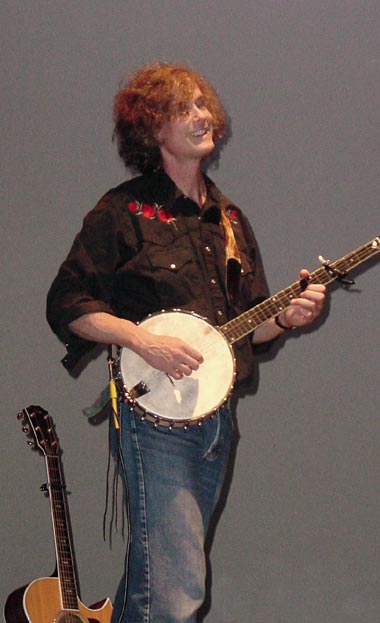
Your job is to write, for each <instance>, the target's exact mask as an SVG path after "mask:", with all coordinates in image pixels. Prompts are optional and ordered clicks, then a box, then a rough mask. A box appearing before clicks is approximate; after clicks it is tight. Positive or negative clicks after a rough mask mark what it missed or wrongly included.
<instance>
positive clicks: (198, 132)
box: [190, 126, 210, 137]
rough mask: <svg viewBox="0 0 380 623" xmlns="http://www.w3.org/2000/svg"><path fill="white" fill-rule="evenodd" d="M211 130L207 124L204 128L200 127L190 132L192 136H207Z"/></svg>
mask: <svg viewBox="0 0 380 623" xmlns="http://www.w3.org/2000/svg"><path fill="white" fill-rule="evenodd" d="M209 132H210V127H209V126H205V127H204V128H200V129H199V130H194V131H193V132H190V135H191V136H195V137H199V136H205V135H206V134H208V133H209Z"/></svg>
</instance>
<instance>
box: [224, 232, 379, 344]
mask: <svg viewBox="0 0 380 623" xmlns="http://www.w3.org/2000/svg"><path fill="white" fill-rule="evenodd" d="M379 251H380V238H374V239H372V240H370V241H369V242H367V243H366V244H364V245H363V246H361V247H359V248H358V249H356V250H355V251H352V252H351V253H349V254H348V255H345V256H344V257H342V258H340V259H339V260H337V261H336V262H333V263H326V264H324V265H323V266H321V267H320V268H317V270H315V271H314V272H313V273H311V274H310V276H309V279H308V281H307V283H321V284H323V285H328V284H329V283H331V282H333V281H335V280H336V279H339V278H341V277H344V276H345V275H346V274H347V273H348V272H349V271H350V270H352V269H353V268H355V267H356V266H358V265H359V264H361V263H362V262H364V261H365V260H368V259H369V258H371V257H372V256H374V255H375V254H376V253H379ZM303 289H304V287H303V284H302V282H300V281H296V282H295V283H292V284H291V285H290V286H288V287H287V288H285V289H284V290H281V291H280V292H278V293H277V294H275V295H274V296H272V297H270V298H268V299H266V300H265V301H263V302H262V303H259V304H258V305H256V306H255V307H252V308H251V309H249V310H248V311H246V312H244V313H243V314H240V316H237V317H236V318H233V319H232V320H230V321H229V322H227V323H226V324H224V325H223V326H222V327H219V328H220V331H221V332H222V333H223V334H224V336H225V337H226V338H227V340H228V341H229V343H230V344H233V343H234V342H236V341H237V340H240V339H241V338H242V337H244V336H246V335H248V334H249V333H252V332H253V331H255V329H257V328H258V327H260V326H261V325H262V324H264V323H265V322H267V320H270V319H271V318H274V317H275V316H277V315H278V314H279V313H281V312H282V311H284V310H285V309H287V308H288V307H290V305H291V302H292V300H293V299H294V298H298V297H299V295H300V294H301V292H302V291H303Z"/></svg>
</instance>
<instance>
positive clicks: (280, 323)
mask: <svg viewBox="0 0 380 623" xmlns="http://www.w3.org/2000/svg"><path fill="white" fill-rule="evenodd" d="M274 322H275V324H276V325H277V326H278V327H279V328H280V329H282V331H292V330H293V329H294V327H289V326H288V325H286V324H285V322H284V321H283V320H280V314H278V316H275V318H274Z"/></svg>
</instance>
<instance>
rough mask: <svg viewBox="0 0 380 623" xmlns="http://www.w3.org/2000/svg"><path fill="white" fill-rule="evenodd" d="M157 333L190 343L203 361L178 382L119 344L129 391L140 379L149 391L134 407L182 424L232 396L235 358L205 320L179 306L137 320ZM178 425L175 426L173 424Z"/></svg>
mask: <svg viewBox="0 0 380 623" xmlns="http://www.w3.org/2000/svg"><path fill="white" fill-rule="evenodd" d="M140 326H143V327H144V329H146V330H147V331H150V332H151V333H154V334H156V335H170V336H172V337H178V338H180V339H182V340H184V341H185V342H188V343H189V344H191V345H192V346H194V348H196V349H197V350H199V352H200V353H202V355H203V358H204V361H203V363H202V364H201V365H200V366H199V368H198V370H195V371H194V372H193V373H192V374H191V375H190V376H185V377H183V378H182V379H180V380H175V379H172V378H171V377H169V376H168V375H167V374H165V372H161V371H160V370H157V369H156V368H153V367H152V366H150V365H149V364H148V363H147V362H146V361H145V359H143V358H142V357H140V355H137V354H136V353H134V352H133V351H131V350H129V349H127V348H123V349H122V351H121V355H120V373H121V377H122V381H123V385H124V386H125V388H126V389H127V391H128V392H130V393H132V395H133V393H134V392H133V390H134V388H136V387H138V386H141V383H144V384H145V386H146V388H147V392H146V393H144V394H142V395H140V396H139V397H137V398H136V403H137V405H138V406H139V407H140V408H141V409H142V410H143V411H144V412H145V414H146V415H147V417H148V416H149V415H150V416H152V417H153V419H154V420H157V421H158V422H159V423H160V422H162V423H166V424H170V423H174V425H177V426H178V425H180V423H181V422H182V423H183V424H182V425H183V426H184V425H185V424H186V423H190V424H191V423H196V422H197V421H200V420H202V419H204V418H205V417H207V416H209V415H211V414H212V413H213V412H214V411H215V410H216V409H217V408H218V407H220V406H221V405H222V404H223V402H225V400H226V399H227V398H228V396H229V395H230V393H231V391H232V388H233V385H234V381H235V358H234V354H233V351H232V347H231V345H230V344H229V342H227V340H226V338H225V337H224V336H223V335H222V334H221V333H220V332H219V331H218V329H216V328H215V327H213V326H212V325H211V324H210V323H209V322H208V321H207V320H205V319H204V318H202V317H201V316H198V315H197V314H195V313H193V312H186V311H181V310H173V311H167V312H166V311H164V312H159V313H157V314H153V315H151V316H149V317H148V318H146V319H145V320H143V321H142V322H141V323H140ZM176 423H177V424H176Z"/></svg>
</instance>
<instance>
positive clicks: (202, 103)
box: [195, 95, 207, 108]
mask: <svg viewBox="0 0 380 623" xmlns="http://www.w3.org/2000/svg"><path fill="white" fill-rule="evenodd" d="M195 104H196V106H197V108H207V105H206V99H205V98H204V97H203V95H202V96H200V97H198V99H197V100H196V101H195Z"/></svg>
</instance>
